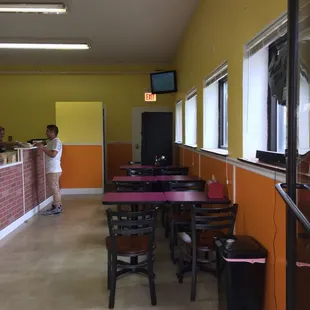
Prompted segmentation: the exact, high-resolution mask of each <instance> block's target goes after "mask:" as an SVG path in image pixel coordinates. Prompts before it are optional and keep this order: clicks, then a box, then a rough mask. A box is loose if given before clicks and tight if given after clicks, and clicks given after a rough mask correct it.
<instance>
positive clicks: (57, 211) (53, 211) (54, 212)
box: [43, 205, 62, 215]
mask: <svg viewBox="0 0 310 310" xmlns="http://www.w3.org/2000/svg"><path fill="white" fill-rule="evenodd" d="M61 213H62V205H60V206H59V207H56V206H54V205H52V207H51V208H50V209H49V210H47V211H45V212H44V213H43V215H60V214H61Z"/></svg>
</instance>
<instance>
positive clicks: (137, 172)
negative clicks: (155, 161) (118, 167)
mask: <svg viewBox="0 0 310 310" xmlns="http://www.w3.org/2000/svg"><path fill="white" fill-rule="evenodd" d="M153 174H154V172H153V169H148V168H146V169H135V168H132V169H127V175H128V176H131V177H135V176H139V177H140V176H152V175H153Z"/></svg>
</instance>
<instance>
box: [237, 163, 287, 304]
mask: <svg viewBox="0 0 310 310" xmlns="http://www.w3.org/2000/svg"><path fill="white" fill-rule="evenodd" d="M274 185H275V181H274V180H272V179H270V178H267V177H264V176H261V175H258V174H256V173H253V172H250V171H247V170H245V169H242V168H237V170H236V201H237V203H238V204H239V209H238V216H237V222H236V233H237V234H243V235H251V236H253V237H254V238H255V239H257V240H258V241H259V242H260V243H261V244H262V245H263V246H264V247H265V248H266V249H267V250H268V260H267V278H266V296H265V297H266V300H265V309H276V307H275V300H274V293H275V295H276V296H277V302H278V305H277V306H278V307H277V309H285V283H286V269H285V267H286V256H285V255H286V252H285V238H286V223H285V219H286V216H285V214H286V207H285V204H284V203H283V201H282V200H281V198H280V196H279V195H278V194H277V192H276V190H275V186H274ZM274 280H276V285H275V282H274Z"/></svg>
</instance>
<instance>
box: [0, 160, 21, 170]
mask: <svg viewBox="0 0 310 310" xmlns="http://www.w3.org/2000/svg"><path fill="white" fill-rule="evenodd" d="M21 164H22V162H21V161H17V162H15V163H9V164H5V165H0V169H5V168H9V167H13V166H17V165H21Z"/></svg>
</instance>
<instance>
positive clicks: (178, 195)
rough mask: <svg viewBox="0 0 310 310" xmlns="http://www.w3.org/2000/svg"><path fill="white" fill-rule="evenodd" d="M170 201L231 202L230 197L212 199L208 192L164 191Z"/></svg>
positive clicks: (193, 202) (194, 202)
mask: <svg viewBox="0 0 310 310" xmlns="http://www.w3.org/2000/svg"><path fill="white" fill-rule="evenodd" d="M164 195H165V197H166V200H167V201H168V202H169V203H172V204H173V203H184V204H186V203H189V204H191V203H192V204H229V203H230V200H229V199H228V198H224V199H210V198H208V196H207V194H206V192H164Z"/></svg>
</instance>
